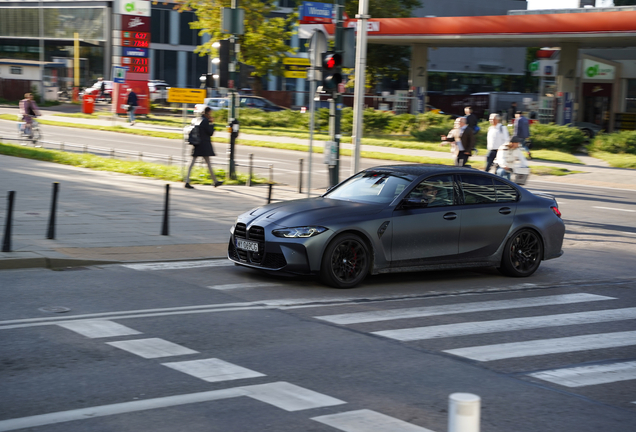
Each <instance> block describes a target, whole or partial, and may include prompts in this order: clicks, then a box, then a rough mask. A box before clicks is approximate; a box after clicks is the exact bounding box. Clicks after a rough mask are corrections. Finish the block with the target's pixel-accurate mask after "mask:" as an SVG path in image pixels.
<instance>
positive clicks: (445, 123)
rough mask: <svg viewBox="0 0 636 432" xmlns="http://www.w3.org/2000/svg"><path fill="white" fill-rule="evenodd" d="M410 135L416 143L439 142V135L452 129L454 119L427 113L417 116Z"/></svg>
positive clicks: (445, 133)
mask: <svg viewBox="0 0 636 432" xmlns="http://www.w3.org/2000/svg"><path fill="white" fill-rule="evenodd" d="M415 123H416V124H415V127H414V128H413V129H412V130H411V135H412V136H413V137H414V138H415V139H416V140H418V141H425V142H439V141H440V136H441V135H447V134H448V132H449V131H450V130H451V129H453V124H454V123H455V119H453V118H452V117H450V116H446V115H442V114H437V113H432V112H427V113H424V114H418V115H417V116H416V119H415Z"/></svg>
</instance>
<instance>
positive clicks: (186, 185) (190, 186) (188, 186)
mask: <svg viewBox="0 0 636 432" xmlns="http://www.w3.org/2000/svg"><path fill="white" fill-rule="evenodd" d="M185 188H186V189H194V186H192V185H190V183H186V184H185Z"/></svg>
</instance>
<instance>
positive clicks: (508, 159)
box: [496, 136, 528, 180]
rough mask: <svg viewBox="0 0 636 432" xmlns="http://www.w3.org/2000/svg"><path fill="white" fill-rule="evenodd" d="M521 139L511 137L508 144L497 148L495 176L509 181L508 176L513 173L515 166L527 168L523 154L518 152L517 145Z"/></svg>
mask: <svg viewBox="0 0 636 432" xmlns="http://www.w3.org/2000/svg"><path fill="white" fill-rule="evenodd" d="M520 142H521V138H519V137H518V136H513V137H512V138H510V142H509V143H506V144H504V145H502V146H501V147H499V150H498V151H497V159H496V162H497V165H499V167H498V168H497V175H498V176H500V177H503V178H507V179H508V180H510V175H511V174H512V173H514V170H515V166H519V167H523V168H527V167H528V162H527V161H526V158H525V156H524V155H523V152H522V151H521V150H519V143H520Z"/></svg>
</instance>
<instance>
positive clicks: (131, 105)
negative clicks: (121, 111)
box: [126, 88, 138, 126]
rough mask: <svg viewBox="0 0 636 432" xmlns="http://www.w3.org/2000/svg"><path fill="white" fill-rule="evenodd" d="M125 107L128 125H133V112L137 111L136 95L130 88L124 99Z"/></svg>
mask: <svg viewBox="0 0 636 432" xmlns="http://www.w3.org/2000/svg"><path fill="white" fill-rule="evenodd" d="M126 105H128V118H129V119H130V125H131V126H132V125H134V124H135V110H136V109H137V105H138V101H137V93H135V91H134V90H133V89H132V88H129V89H128V97H127V98H126Z"/></svg>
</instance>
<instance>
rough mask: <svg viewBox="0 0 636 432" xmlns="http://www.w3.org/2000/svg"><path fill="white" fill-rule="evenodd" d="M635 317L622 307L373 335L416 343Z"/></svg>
mask: <svg viewBox="0 0 636 432" xmlns="http://www.w3.org/2000/svg"><path fill="white" fill-rule="evenodd" d="M634 318H636V308H625V309H610V310H601V311H591V312H576V313H569V314H559V315H544V316H534V317H525V318H510V319H502V320H495V321H474V322H467V323H458V324H446V325H438V326H428V327H415V328H406V329H398V330H383V331H377V332H373V334H375V335H378V336H384V337H387V338H390V339H396V340H400V341H415V340H424V339H435V338H444V337H451V336H467V335H474V334H484V333H496V332H505V331H513V330H527V329H536V328H545V327H557V326H568V325H576V324H591V323H599V322H610V321H622V320H628V319H634Z"/></svg>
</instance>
